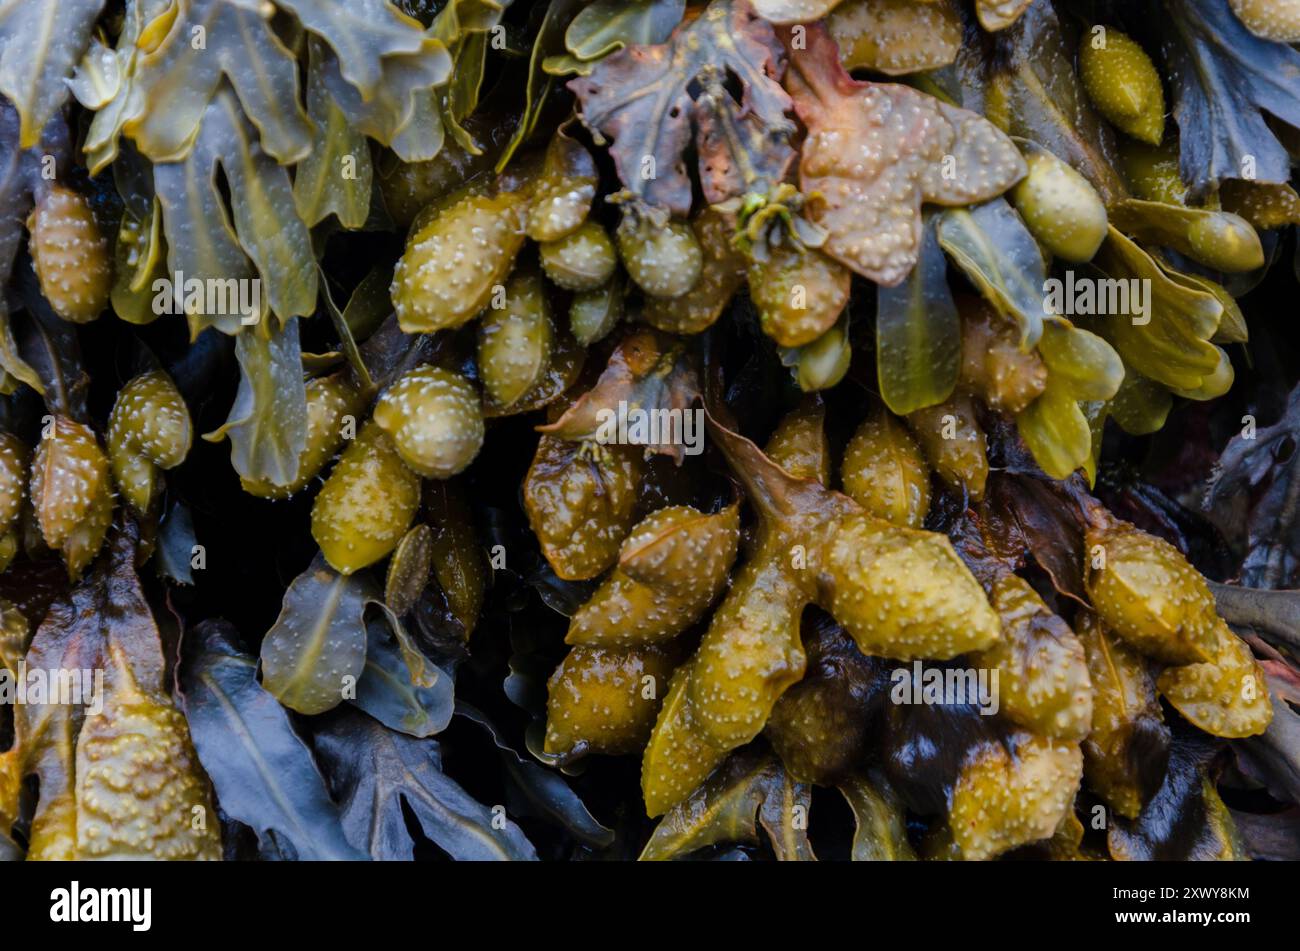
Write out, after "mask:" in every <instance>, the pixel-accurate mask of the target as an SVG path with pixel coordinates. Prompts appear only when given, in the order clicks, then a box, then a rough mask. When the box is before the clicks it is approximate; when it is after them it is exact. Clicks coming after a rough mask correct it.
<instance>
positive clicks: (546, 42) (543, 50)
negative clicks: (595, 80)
mask: <svg viewBox="0 0 1300 951" xmlns="http://www.w3.org/2000/svg"><path fill="white" fill-rule="evenodd" d="M578 7H579V4H578V3H577V0H555V2H554V3H551V4H550V5H549V6H548V7H547V8H546V13H545V15H544V16H543V17H542V23H541V26H540V27H538V29H537V36H536V37H534V38H533V49H532V53H531V54H530V55H529V58H528V81H527V83H526V84H525V86H524V109H523V118H522V119H521V120H520V122H519V125H518V127H517V128H516V129H515V132H514V135H512V136H511V137H510V141H509V142H507V143H506V147H505V149H504V150H503V151H502V153H501V157H500V158H499V159H497V165H496V168H497V171H498V172H501V171H503V170H504V169H505V167H506V165H508V164H509V163H510V159H511V158H512V157H513V156H514V154H515V151H516V150H517V149H518V148H519V146H520V145H522V144H523V142H524V140H525V139H527V138H528V136H530V135H532V133H533V131H534V129H535V128H536V125H537V121H538V119H539V118H540V117H541V112H542V106H544V105H545V103H546V97H547V95H548V94H549V93H550V91H551V85H552V82H553V80H552V77H551V76H549V75H547V73H546V72H545V70H543V68H542V64H543V63H544V62H545V59H546V55H547V53H548V52H558V51H559V50H560V49H562V48H563V41H564V31H565V30H566V29H567V28H568V25H569V23H570V22H572V20H573V17H574V15H575V14H576V13H577V12H578Z"/></svg>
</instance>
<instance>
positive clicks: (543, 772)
mask: <svg viewBox="0 0 1300 951" xmlns="http://www.w3.org/2000/svg"><path fill="white" fill-rule="evenodd" d="M456 714H457V715H458V716H462V717H464V718H465V719H467V720H470V721H472V722H474V723H477V724H478V725H479V726H480V727H482V728H483V729H484V730H486V731H487V733H488V735H489V736H491V737H492V742H493V743H495V744H496V746H497V749H498V750H500V752H501V762H502V763H503V764H504V765H505V768H506V773H507V775H509V777H510V779H511V781H512V782H513V783H514V784H515V785H516V786H517V787H518V788H519V791H520V794H521V795H522V796H523V797H524V798H525V799H527V801H528V804H529V805H530V806H531V808H532V810H533V811H535V812H537V813H538V814H539V815H541V816H543V817H544V818H547V819H550V820H552V821H554V822H557V823H559V824H560V825H562V826H563V827H564V828H566V829H568V830H569V831H570V832H571V833H573V835H574V836H576V837H577V838H578V839H580V840H581V841H583V842H585V843H586V844H587V845H590V846H592V847H593V848H607V847H608V846H610V845H612V844H613V842H614V830H613V829H609V828H606V827H605V826H603V825H601V824H600V822H598V821H597V820H596V817H595V816H593V815H592V814H591V812H590V811H588V809H587V807H586V805H585V804H584V803H583V801H582V800H581V799H579V798H578V795H577V793H575V792H574V791H573V790H572V789H571V788H569V784H568V783H567V782H565V781H564V777H563V776H561V775H560V774H559V773H558V772H556V771H555V770H551V769H546V768H545V767H543V766H539V765H538V764H537V763H536V762H534V761H533V760H531V759H528V758H525V757H524V756H521V755H520V754H519V753H518V752H516V751H515V749H514V747H512V746H510V744H508V743H507V742H506V741H505V740H504V739H503V738H502V736H501V734H500V732H498V730H497V728H496V727H495V726H493V725H492V723H491V721H490V720H488V718H487V716H486V715H484V714H483V713H482V712H480V711H479V710H476V709H475V708H474V707H471V706H470V705H469V704H467V703H465V702H464V701H457V703H456Z"/></svg>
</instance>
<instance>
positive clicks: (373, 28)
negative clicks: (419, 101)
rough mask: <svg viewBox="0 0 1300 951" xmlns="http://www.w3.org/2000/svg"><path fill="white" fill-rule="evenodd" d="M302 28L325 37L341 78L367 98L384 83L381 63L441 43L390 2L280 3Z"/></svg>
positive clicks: (426, 50)
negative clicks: (292, 14) (333, 53)
mask: <svg viewBox="0 0 1300 951" xmlns="http://www.w3.org/2000/svg"><path fill="white" fill-rule="evenodd" d="M279 5H280V6H282V7H287V8H289V9H290V10H292V11H293V12H294V13H295V14H297V16H298V19H299V20H301V21H302V24H303V26H305V27H306V28H307V29H309V30H311V31H312V32H313V33H315V34H316V35H317V36H321V37H324V39H325V41H326V42H328V43H329V45H330V46H331V47H333V49H334V52H335V54H336V55H337V56H338V60H339V66H340V72H341V73H342V75H343V78H344V79H346V80H347V81H348V82H349V83H351V84H352V85H353V86H355V87H356V88H357V90H358V91H359V92H360V93H361V95H362V97H363V98H365V99H371V98H373V97H374V95H375V93H376V92H377V91H378V88H379V85H380V83H381V82H383V80H384V71H383V58H384V57H386V56H396V55H404V54H411V53H421V54H426V55H427V54H429V52H430V51H431V50H437V49H439V48H440V44H439V43H438V42H437V41H436V40H433V39H432V38H431V37H429V36H427V35H425V32H424V28H423V27H421V26H420V22H419V21H418V20H416V19H414V18H412V17H409V16H407V15H406V14H404V13H402V12H400V11H399V10H398V9H397V8H396V7H395V6H394V5H393V4H392V3H389V2H388V0H348V2H347V3H338V2H336V0H279Z"/></svg>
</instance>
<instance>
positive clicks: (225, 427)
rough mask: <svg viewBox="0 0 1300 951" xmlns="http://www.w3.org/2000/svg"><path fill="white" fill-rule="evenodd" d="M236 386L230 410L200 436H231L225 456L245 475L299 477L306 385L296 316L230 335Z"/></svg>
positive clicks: (282, 480) (279, 479)
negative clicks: (280, 325) (263, 329)
mask: <svg viewBox="0 0 1300 951" xmlns="http://www.w3.org/2000/svg"><path fill="white" fill-rule="evenodd" d="M235 356H236V357H237V358H238V359H239V369H240V379H239V390H238V391H237V392H236V393H235V403H234V405H233V406H231V407H230V416H229V417H228V418H227V419H226V421H225V423H223V424H222V426H221V428H220V429H218V430H216V431H215V432H211V433H208V434H206V435H205V436H204V437H203V438H204V439H206V440H208V441H209V442H218V441H220V440H221V439H223V438H224V437H227V436H229V437H230V461H231V464H232V465H233V466H234V467H235V471H236V472H238V473H239V474H240V475H241V476H243V477H244V478H245V479H269V480H271V481H272V482H274V483H275V484H276V485H289V484H290V483H292V482H293V480H294V479H296V478H297V477H298V459H299V457H300V456H301V455H302V451H303V447H304V446H306V444H307V386H306V384H305V383H304V382H303V378H302V350H301V348H300V346H299V343H298V322H297V319H294V320H290V321H289V322H288V323H287V324H286V325H285V327H284V329H283V330H278V331H275V332H273V333H272V334H271V337H270V339H266V338H265V337H264V336H263V335H262V334H261V333H260V332H259V330H258V329H257V328H250V329H249V330H248V331H246V332H244V333H242V334H240V335H239V337H238V338H236V341H235Z"/></svg>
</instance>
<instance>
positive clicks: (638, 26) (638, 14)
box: [564, 0, 686, 60]
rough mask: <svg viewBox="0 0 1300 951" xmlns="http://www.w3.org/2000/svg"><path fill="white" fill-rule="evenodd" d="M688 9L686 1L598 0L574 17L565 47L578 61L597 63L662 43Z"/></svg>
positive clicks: (565, 39) (565, 40)
mask: <svg viewBox="0 0 1300 951" xmlns="http://www.w3.org/2000/svg"><path fill="white" fill-rule="evenodd" d="M685 10H686V3H685V0H645V2H642V3H623V2H620V0H596V2H595V3H593V4H591V5H590V6H589V7H586V8H585V9H584V10H583V11H582V12H581V13H579V14H578V15H577V16H576V17H574V18H573V22H572V23H570V24H569V28H568V30H566V31H565V34H564V45H565V47H566V48H567V49H568V51H569V52H570V53H572V54H573V55H574V56H576V57H577V58H578V59H580V60H593V59H600V58H601V57H602V56H606V55H608V54H609V53H612V52H614V51H615V50H617V49H622V48H623V47H625V46H634V45H636V46H648V45H653V44H655V43H662V42H663V41H664V40H666V39H668V37H669V36H670V35H671V34H672V31H673V27H675V26H676V25H677V24H678V23H680V22H681V20H682V14H683V13H684V12H685Z"/></svg>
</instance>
